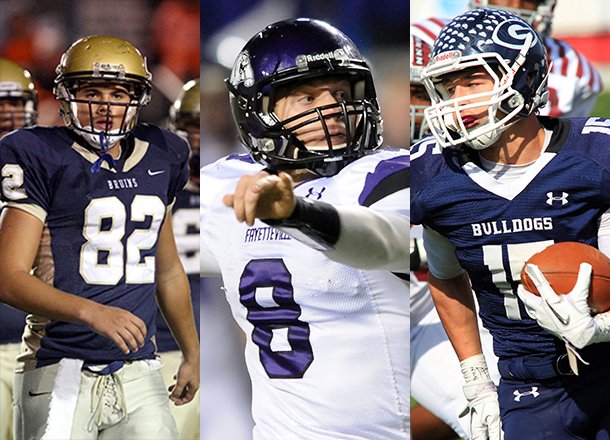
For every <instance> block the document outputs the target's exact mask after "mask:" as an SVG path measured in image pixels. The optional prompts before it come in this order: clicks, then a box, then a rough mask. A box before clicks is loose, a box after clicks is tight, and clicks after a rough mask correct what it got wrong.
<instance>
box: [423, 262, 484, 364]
mask: <svg viewBox="0 0 610 440" xmlns="http://www.w3.org/2000/svg"><path fill="white" fill-rule="evenodd" d="M428 282H429V285H430V293H431V294H432V298H433V299H434V304H435V306H436V309H437V312H438V315H439V317H440V319H441V322H442V324H443V327H444V328H445V331H446V332H447V336H448V337H449V341H451V344H452V345H453V349H454V350H455V352H456V354H457V356H458V358H459V359H460V361H462V360H464V359H467V358H469V357H471V356H474V355H477V354H480V353H482V349H481V339H480V336H479V327H478V324H477V314H476V308H475V304H474V298H473V296H472V290H471V288H470V282H469V280H468V276H467V275H466V274H465V273H464V274H462V275H460V276H458V277H456V278H451V279H448V280H442V279H438V278H436V277H434V276H433V275H432V274H429V276H428Z"/></svg>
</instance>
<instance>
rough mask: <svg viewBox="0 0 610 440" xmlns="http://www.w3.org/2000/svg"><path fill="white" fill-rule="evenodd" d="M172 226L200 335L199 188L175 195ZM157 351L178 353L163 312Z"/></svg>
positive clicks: (158, 326)
mask: <svg viewBox="0 0 610 440" xmlns="http://www.w3.org/2000/svg"><path fill="white" fill-rule="evenodd" d="M172 226H173V228H174V237H175V238H176V247H177V248H178V253H179V254H180V261H182V265H183V266H184V270H185V272H186V274H187V276H188V280H189V287H190V289H191V302H192V303H193V312H194V314H195V324H196V325H197V331H199V286H200V280H201V278H200V276H199V186H197V185H194V184H192V183H189V184H188V185H187V186H186V188H184V190H182V191H180V192H179V193H178V194H177V195H176V203H174V206H173V208H172ZM157 347H158V348H159V351H160V352H162V353H163V352H166V351H176V350H178V349H179V347H178V344H176V341H174V338H173V336H172V334H171V332H170V330H169V327H168V326H167V323H166V322H165V319H163V315H162V314H161V312H159V313H158V314H157Z"/></svg>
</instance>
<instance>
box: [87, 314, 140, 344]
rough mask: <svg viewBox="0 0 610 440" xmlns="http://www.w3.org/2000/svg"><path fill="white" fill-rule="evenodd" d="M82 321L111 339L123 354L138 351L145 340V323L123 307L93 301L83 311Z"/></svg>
mask: <svg viewBox="0 0 610 440" xmlns="http://www.w3.org/2000/svg"><path fill="white" fill-rule="evenodd" d="M84 321H85V324H87V325H88V326H89V327H90V328H91V330H93V331H94V332H96V333H98V334H100V335H102V336H105V337H107V338H108V339H111V340H112V341H113V342H114V343H115V344H116V345H117V346H118V347H119V348H120V349H121V351H122V352H123V353H125V354H129V353H131V352H134V351H138V350H139V349H140V348H142V347H143V346H144V343H145V342H146V324H144V321H142V320H141V319H140V318H138V317H137V316H136V315H134V314H133V313H131V312H128V311H127V310H125V309H121V308H119V307H108V306H104V305H102V304H97V303H94V305H93V306H92V307H91V308H90V309H89V310H87V311H86V312H85V318H84Z"/></svg>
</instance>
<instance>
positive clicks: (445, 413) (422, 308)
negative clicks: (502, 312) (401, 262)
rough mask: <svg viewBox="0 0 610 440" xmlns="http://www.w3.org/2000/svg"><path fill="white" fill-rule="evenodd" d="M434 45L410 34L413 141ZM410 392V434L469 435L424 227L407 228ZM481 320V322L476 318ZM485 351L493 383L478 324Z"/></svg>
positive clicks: (491, 358)
mask: <svg viewBox="0 0 610 440" xmlns="http://www.w3.org/2000/svg"><path fill="white" fill-rule="evenodd" d="M431 53H432V47H430V46H429V45H428V44H427V43H426V42H424V41H423V40H421V39H419V38H417V37H415V36H413V35H412V36H411V44H410V70H409V72H410V75H409V81H410V88H411V93H410V96H409V99H410V117H411V134H410V139H411V145H413V144H414V143H415V142H418V141H420V140H421V139H423V138H424V137H425V136H426V135H429V134H430V132H429V130H428V125H427V123H426V121H425V119H424V110H425V109H426V108H427V107H428V106H429V105H430V98H429V96H428V93H427V91H426V89H425V87H424V85H423V84H422V82H421V73H422V70H423V69H424V68H425V67H426V66H427V65H428V62H429V60H430V54H431ZM410 239H411V258H410V262H411V267H410V268H411V274H410V278H409V293H410V298H411V301H410V303H411V396H412V397H413V398H414V399H415V400H416V401H417V404H416V405H414V406H412V407H411V438H412V439H413V440H422V439H425V440H437V439H446V438H455V433H457V434H458V435H459V436H460V438H468V436H469V434H468V433H469V432H470V428H469V420H468V418H467V417H463V416H462V417H460V415H462V413H463V412H464V409H466V408H467V407H468V402H467V400H466V398H465V397H464V393H463V392H462V385H463V383H462V382H463V380H462V375H461V373H460V366H459V360H458V358H457V357H456V355H455V351H454V350H453V347H452V346H451V343H450V341H449V339H448V337H447V333H446V332H445V330H444V328H443V326H442V325H441V322H440V319H439V317H438V313H437V312H436V309H435V308H434V303H433V301H432V297H431V295H430V290H429V289H428V283H427V277H428V273H427V272H428V270H427V269H428V268H427V264H426V252H425V249H424V248H423V244H422V227H421V225H417V226H414V227H413V228H412V229H411V237H410ZM479 324H480V322H479ZM479 331H480V333H481V343H482V346H483V352H484V354H485V357H486V359H487V363H488V365H489V367H490V376H491V378H492V380H493V381H494V383H498V381H499V373H498V369H497V367H496V363H497V358H496V357H495V355H494V354H493V347H492V340H491V335H490V334H489V332H488V331H487V330H486V329H484V328H483V327H482V326H481V325H479Z"/></svg>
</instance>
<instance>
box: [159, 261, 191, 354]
mask: <svg viewBox="0 0 610 440" xmlns="http://www.w3.org/2000/svg"><path fill="white" fill-rule="evenodd" d="M157 301H158V303H159V308H160V309H161V313H163V316H164V318H165V320H166V322H167V324H168V326H169V328H170V330H171V332H172V335H173V336H174V339H175V340H176V343H177V344H178V346H179V347H180V350H181V351H182V354H183V356H184V358H185V359H186V360H190V361H197V362H198V361H199V340H198V337H197V329H196V327H195V318H194V314H193V305H192V302H191V296H190V287H189V283H188V278H187V277H186V274H185V273H184V270H183V269H182V267H176V268H174V269H172V270H170V271H166V272H165V273H163V274H162V275H161V276H158V278H157Z"/></svg>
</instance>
